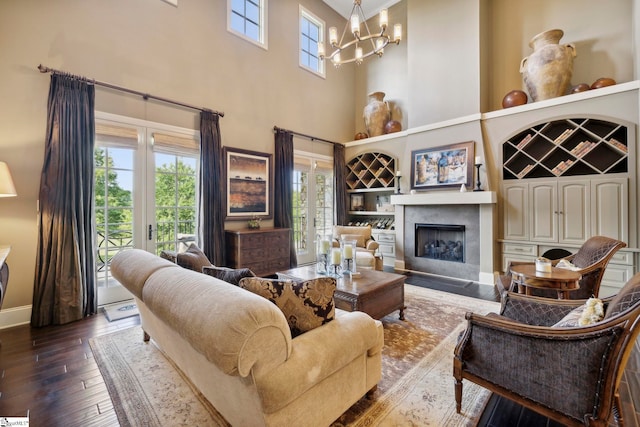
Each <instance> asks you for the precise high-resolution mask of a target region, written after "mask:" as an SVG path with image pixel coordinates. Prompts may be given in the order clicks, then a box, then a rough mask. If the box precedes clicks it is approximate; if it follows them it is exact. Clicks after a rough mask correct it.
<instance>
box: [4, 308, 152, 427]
mask: <svg viewBox="0 0 640 427" xmlns="http://www.w3.org/2000/svg"><path fill="white" fill-rule="evenodd" d="M138 324H140V317H139V316H134V317H130V318H126V319H122V320H118V321H115V322H109V321H108V320H107V319H106V317H105V316H104V315H103V314H102V313H99V314H97V315H95V316H92V317H90V318H88V319H85V320H81V321H78V322H74V323H72V324H69V325H65V326H52V327H45V328H31V327H30V326H28V325H25V326H18V327H15V328H10V329H4V330H0V341H1V342H2V347H1V348H0V372H1V377H0V416H2V417H5V416H10V417H26V416H28V417H29V421H30V425H31V426H45V425H47V426H65V427H71V426H78V427H80V426H96V427H101V426H117V425H118V419H117V418H116V413H115V411H114V409H113V405H112V403H111V399H110V398H109V393H108V392H107V388H106V386H105V383H104V381H103V379H102V375H101V374H100V371H99V370H98V366H97V364H96V362H95V359H94V358H93V354H92V353H91V347H90V346H89V338H92V337H96V336H99V335H104V334H108V333H111V332H115V331H117V330H120V329H124V328H129V327H132V326H134V325H138Z"/></svg>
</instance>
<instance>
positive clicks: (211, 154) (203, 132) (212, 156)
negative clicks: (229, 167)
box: [198, 111, 225, 265]
mask: <svg viewBox="0 0 640 427" xmlns="http://www.w3.org/2000/svg"><path fill="white" fill-rule="evenodd" d="M223 166H224V159H223V157H222V142H221V138H220V116H218V115H217V114H214V113H212V112H210V111H203V112H202V113H200V196H199V197H200V203H199V206H200V215H198V218H200V233H201V236H202V238H201V246H202V251H203V252H204V253H205V255H207V257H208V258H209V260H210V261H211V262H212V263H213V264H214V265H225V254H224V219H225V212H224V206H225V186H224V182H222V168H223Z"/></svg>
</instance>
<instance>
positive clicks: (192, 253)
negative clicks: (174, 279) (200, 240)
mask: <svg viewBox="0 0 640 427" xmlns="http://www.w3.org/2000/svg"><path fill="white" fill-rule="evenodd" d="M177 261H178V265H179V266H180V267H184V268H188V269H190V270H193V271H197V272H198V273H202V267H204V266H205V265H211V262H210V261H209V258H207V256H206V255H205V254H204V252H202V251H201V250H200V248H199V247H198V246H196V245H195V244H193V243H192V244H191V245H189V247H188V248H187V250H186V251H185V252H178V255H177Z"/></svg>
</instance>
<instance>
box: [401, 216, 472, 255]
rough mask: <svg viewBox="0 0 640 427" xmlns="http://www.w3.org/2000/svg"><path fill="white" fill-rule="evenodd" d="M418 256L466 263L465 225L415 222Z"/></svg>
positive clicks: (416, 251)
mask: <svg viewBox="0 0 640 427" xmlns="http://www.w3.org/2000/svg"><path fill="white" fill-rule="evenodd" d="M414 236H415V254H416V257H422V258H429V259H437V260H441V261H452V262H460V263H464V262H465V261H464V249H465V242H464V238H465V226H464V225H454V224H422V223H416V224H415V232H414Z"/></svg>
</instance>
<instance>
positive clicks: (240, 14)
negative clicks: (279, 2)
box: [227, 0, 267, 49]
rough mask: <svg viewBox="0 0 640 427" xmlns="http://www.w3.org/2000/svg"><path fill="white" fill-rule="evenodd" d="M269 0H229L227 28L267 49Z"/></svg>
mask: <svg viewBox="0 0 640 427" xmlns="http://www.w3.org/2000/svg"><path fill="white" fill-rule="evenodd" d="M266 15H267V0H227V29H228V30H229V31H230V32H232V33H233V34H235V35H237V36H239V37H242V38H243V39H245V40H248V41H250V42H252V43H255V44H257V45H258V46H261V47H263V48H265V49H266V47H267V37H266V34H267V18H266Z"/></svg>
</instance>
